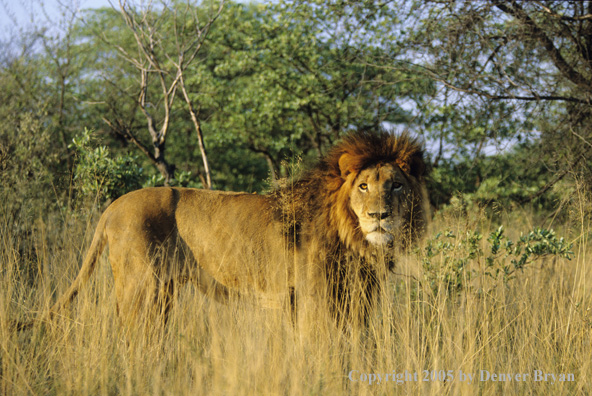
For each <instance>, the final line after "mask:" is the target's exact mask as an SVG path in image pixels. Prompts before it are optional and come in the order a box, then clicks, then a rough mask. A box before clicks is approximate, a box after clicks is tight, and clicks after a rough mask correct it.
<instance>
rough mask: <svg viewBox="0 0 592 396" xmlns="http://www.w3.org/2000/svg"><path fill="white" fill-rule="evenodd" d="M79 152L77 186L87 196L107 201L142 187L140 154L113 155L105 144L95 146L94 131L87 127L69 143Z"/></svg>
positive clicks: (75, 172)
mask: <svg viewBox="0 0 592 396" xmlns="http://www.w3.org/2000/svg"><path fill="white" fill-rule="evenodd" d="M69 147H70V148H71V149H74V150H75V152H76V167H75V169H74V181H75V187H76V189H77V191H78V193H79V194H81V195H82V196H83V197H86V198H92V199H97V201H98V202H104V201H107V200H111V199H116V198H117V197H119V196H121V195H123V194H125V193H127V192H129V191H132V190H136V189H138V188H141V187H142V181H143V179H144V178H143V169H142V168H141V167H139V166H138V165H137V162H138V161H137V158H136V157H135V156H132V155H129V154H127V155H124V156H119V157H115V158H111V157H110V155H109V149H108V148H107V147H106V146H98V147H93V144H92V133H91V131H89V130H88V129H85V130H84V132H82V133H81V134H80V135H78V136H76V137H75V138H74V139H72V144H71V145H70V146H69Z"/></svg>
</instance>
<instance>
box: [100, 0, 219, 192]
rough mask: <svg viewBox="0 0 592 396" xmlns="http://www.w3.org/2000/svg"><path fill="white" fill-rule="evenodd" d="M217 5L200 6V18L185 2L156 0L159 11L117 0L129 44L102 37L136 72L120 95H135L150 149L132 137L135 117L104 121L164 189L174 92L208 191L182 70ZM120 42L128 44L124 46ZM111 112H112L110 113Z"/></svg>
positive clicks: (197, 124)
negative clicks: (192, 135) (144, 161)
mask: <svg viewBox="0 0 592 396" xmlns="http://www.w3.org/2000/svg"><path fill="white" fill-rule="evenodd" d="M222 6H223V2H220V3H219V4H218V5H215V4H214V5H204V6H203V7H204V9H206V12H202V13H201V15H200V13H199V12H198V10H197V9H196V8H195V7H193V6H191V5H190V4H189V3H187V4H185V3H182V2H177V1H172V2H162V3H161V4H160V6H159V7H156V6H154V5H153V4H152V3H148V4H147V5H145V6H144V7H140V6H136V5H133V4H130V3H128V2H126V1H120V2H119V7H120V15H121V16H122V17H123V20H124V21H125V25H126V26H127V28H129V31H130V32H131V34H132V37H133V43H134V45H133V46H132V47H129V46H126V45H122V44H123V43H121V42H118V41H117V40H116V38H115V37H108V36H107V35H103V39H104V40H105V41H106V42H107V43H109V45H111V46H112V48H115V49H116V50H117V52H118V53H119V55H120V56H122V57H123V59H125V60H126V61H127V62H129V63H130V64H131V65H133V67H134V68H135V69H136V72H137V73H138V74H139V78H138V79H137V80H136V83H135V86H134V87H133V88H131V89H128V91H127V92H126V96H128V97H129V96H135V105H136V106H137V109H139V110H140V112H141V113H142V114H143V116H144V118H145V121H146V127H147V128H146V129H147V131H148V133H149V135H150V138H151V147H149V146H148V145H146V144H145V143H143V142H142V140H141V139H139V138H138V137H137V136H136V134H135V132H134V123H135V122H136V120H135V117H129V116H128V117H125V116H123V115H121V116H118V117H116V118H115V119H108V118H106V117H105V118H104V121H105V122H106V123H108V125H109V126H110V127H111V128H112V129H113V131H115V132H116V133H117V134H118V135H120V136H122V137H123V138H125V139H126V140H128V141H130V142H132V143H133V144H135V145H136V146H137V147H138V148H139V149H140V151H141V152H142V153H144V154H145V155H146V156H147V157H148V158H149V159H150V160H151V161H152V163H153V164H154V165H155V166H156V167H157V168H158V170H159V171H160V173H161V174H162V176H163V178H164V183H165V185H168V184H169V183H170V181H171V179H172V178H173V176H174V170H175V167H174V166H173V165H172V164H170V163H169V162H168V161H167V159H166V157H165V148H166V141H167V137H168V133H169V130H170V123H171V116H172V111H173V105H174V102H175V100H176V98H177V95H178V94H179V93H178V91H180V92H181V94H182V98H183V100H184V101H185V103H186V106H187V110H186V111H187V112H188V113H189V115H190V117H191V121H192V123H193V127H194V128H195V132H196V135H197V139H198V142H199V147H200V152H201V157H202V160H203V167H204V171H203V174H201V173H200V178H201V179H202V183H203V185H204V187H206V188H211V187H212V179H211V171H210V166H209V162H208V157H207V153H206V149H205V143H204V137H203V132H202V127H201V123H200V120H199V118H198V110H196V106H195V104H194V103H193V102H192V100H191V98H190V96H189V95H188V92H187V89H186V86H185V79H186V72H187V69H188V68H189V66H190V65H191V63H192V62H194V61H195V60H196V58H197V55H198V53H199V52H200V50H201V49H202V46H203V44H204V42H205V40H206V38H207V36H208V33H209V31H210V29H211V27H212V24H213V23H214V22H215V20H216V19H217V18H218V16H219V15H220V12H221V11H222ZM204 16H205V18H204ZM202 19H205V21H203V20H202ZM126 44H128V45H129V42H127V43H126ZM133 90H135V91H136V92H137V93H136V94H135V95H133V94H132V93H131V91H133ZM114 112H117V110H116V109H114Z"/></svg>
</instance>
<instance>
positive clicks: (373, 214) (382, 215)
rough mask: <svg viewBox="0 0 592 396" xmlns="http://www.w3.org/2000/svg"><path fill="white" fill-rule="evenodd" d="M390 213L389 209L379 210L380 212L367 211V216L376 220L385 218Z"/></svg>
mask: <svg viewBox="0 0 592 396" xmlns="http://www.w3.org/2000/svg"><path fill="white" fill-rule="evenodd" d="M390 215H391V212H389V211H386V210H385V211H380V212H368V216H370V217H372V218H374V219H377V220H383V219H386V218H387V217H389V216H390Z"/></svg>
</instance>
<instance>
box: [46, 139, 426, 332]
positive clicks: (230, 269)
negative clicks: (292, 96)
mask: <svg viewBox="0 0 592 396" xmlns="http://www.w3.org/2000/svg"><path fill="white" fill-rule="evenodd" d="M372 139H374V140H376V139H378V140H377V141H374V140H372ZM397 139H399V140H397ZM348 144H349V146H348ZM364 144H365V145H367V146H368V147H369V148H368V147H367V148H366V149H365V151H364V150H362V151H363V152H362V153H361V154H360V153H358V152H357V151H356V150H357V148H356V145H358V146H360V145H364ZM381 145H382V146H385V145H386V146H388V147H378V146H381ZM389 145H390V146H389ZM374 146H376V147H374ZM371 149H372V150H375V152H369V150H370V151H371ZM381 150H382V151H381ZM358 151H359V150H358ZM383 152H384V153H383ZM377 153H378V154H377ZM380 153H383V154H380ZM364 156H365V157H364ZM421 156H422V153H421V150H420V149H419V146H417V145H416V144H415V142H413V141H412V140H410V139H409V138H408V137H407V136H403V137H399V138H397V137H393V136H391V135H388V134H386V133H385V132H383V133H382V134H378V135H373V134H358V135H354V136H352V137H350V138H349V140H347V139H346V141H345V142H344V143H343V144H342V145H341V146H339V145H338V146H337V147H336V148H335V149H334V150H333V151H332V153H330V154H329V156H327V157H326V158H325V159H324V161H323V162H322V163H321V164H320V165H319V167H317V168H315V169H314V170H312V171H311V172H309V173H308V174H306V175H305V176H304V177H303V178H302V179H301V180H299V181H297V182H296V183H295V184H294V185H293V186H288V187H284V188H283V189H280V190H278V191H275V192H273V193H272V194H269V195H256V194H247V193H232V192H219V191H206V190H197V189H188V188H168V187H161V188H147V189H142V190H138V191H134V192H131V193H129V194H126V195H124V196H122V197H120V198H119V199H117V200H116V201H115V202H113V203H112V204H111V205H110V206H109V207H108V208H107V210H106V211H105V212H104V213H103V215H102V216H101V219H100V221H99V224H98V226H97V230H96V233H95V236H94V238H93V242H92V244H91V247H90V249H89V252H88V254H87V257H86V259H85V262H84V263H83V266H82V268H81V271H80V274H79V275H78V277H77V278H76V280H75V281H74V283H73V284H72V286H71V287H70V289H69V290H68V291H67V292H66V293H65V294H64V296H63V297H62V298H61V299H60V300H59V301H58V302H57V303H56V305H55V306H54V310H55V309H59V307H61V306H62V305H64V304H65V303H66V302H67V301H69V300H71V299H72V298H73V297H74V296H75V295H76V294H77V292H78V290H79V288H80V287H81V285H82V284H83V283H84V282H85V281H86V279H88V277H89V276H90V274H91V272H92V270H93V267H94V265H95V263H96V262H97V260H98V258H99V256H100V254H101V251H102V250H103V248H104V247H105V246H106V245H108V246H109V261H110V263H111V267H112V270H113V276H114V283H115V285H114V286H115V293H116V298H117V307H118V311H119V314H120V316H121V317H122V318H123V319H124V320H125V321H128V320H129V321H135V320H136V319H137V318H138V314H142V315H144V313H145V312H150V311H152V312H160V313H163V314H165V316H166V311H168V309H169V306H170V304H171V302H172V301H171V299H172V297H173V294H174V290H175V288H176V287H178V286H179V285H181V284H183V283H184V282H186V281H191V282H193V283H194V284H196V285H197V286H198V287H199V289H200V290H202V291H203V292H204V293H206V294H207V295H209V296H211V297H213V298H215V299H218V300H225V299H227V297H228V296H229V295H231V294H237V295H241V294H253V295H262V296H265V295H273V296H278V295H279V296H285V297H286V300H287V301H289V300H291V301H292V302H293V297H294V293H295V294H296V300H297V301H301V302H303V303H304V302H306V301H310V300H311V299H312V300H316V301H317V302H318V301H319V300H324V299H327V298H329V299H331V300H332V302H331V304H332V307H333V309H334V310H338V311H339V310H342V309H344V310H348V309H349V308H343V307H344V306H345V305H347V304H349V302H347V301H345V300H344V298H345V296H346V295H348V293H349V289H350V288H351V287H352V285H353V284H354V283H353V281H351V279H353V278H356V279H358V281H359V280H361V284H362V287H361V289H360V292H359V293H358V294H359V295H360V296H361V298H362V299H366V298H367V299H368V301H370V303H371V300H372V299H373V297H372V296H369V295H370V294H373V293H374V292H375V289H376V286H377V282H379V278H380V277H379V276H377V274H378V273H379V272H381V271H382V269H383V268H382V267H384V269H386V267H388V266H389V265H392V261H393V259H394V254H395V252H396V251H397V248H399V247H403V246H405V245H406V244H407V242H408V241H407V240H404V239H412V238H413V237H415V236H416V234H417V232H418V231H419V230H420V228H421V227H422V226H423V224H424V221H425V213H424V211H423V208H422V207H421V206H422V204H423V200H424V195H425V194H424V193H423V191H424V190H423V184H422V173H423V168H422V167H423V162H422V161H423V160H422V158H421ZM420 167H421V169H419V168H420ZM379 256H380V257H379ZM356 263H357V264H356ZM377 265H380V266H381V268H380V269H378V268H376V266H377ZM352 276H353V278H352ZM358 283H359V282H358ZM358 297H359V296H358ZM358 297H355V298H358ZM331 304H330V305H331ZM344 304H345V305H344ZM304 305H305V304H304ZM309 306H310V305H309ZM148 316H149V315H148ZM144 317H147V316H144Z"/></svg>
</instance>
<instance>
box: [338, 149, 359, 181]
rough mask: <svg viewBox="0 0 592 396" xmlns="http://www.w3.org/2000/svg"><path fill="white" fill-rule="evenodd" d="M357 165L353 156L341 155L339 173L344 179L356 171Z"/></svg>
mask: <svg viewBox="0 0 592 396" xmlns="http://www.w3.org/2000/svg"><path fill="white" fill-rule="evenodd" d="M355 163H356V161H355V159H354V156H353V155H351V154H348V153H343V154H341V157H339V171H340V172H341V177H342V178H343V179H345V178H346V177H347V175H349V174H350V173H352V172H353V171H354V170H355Z"/></svg>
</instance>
